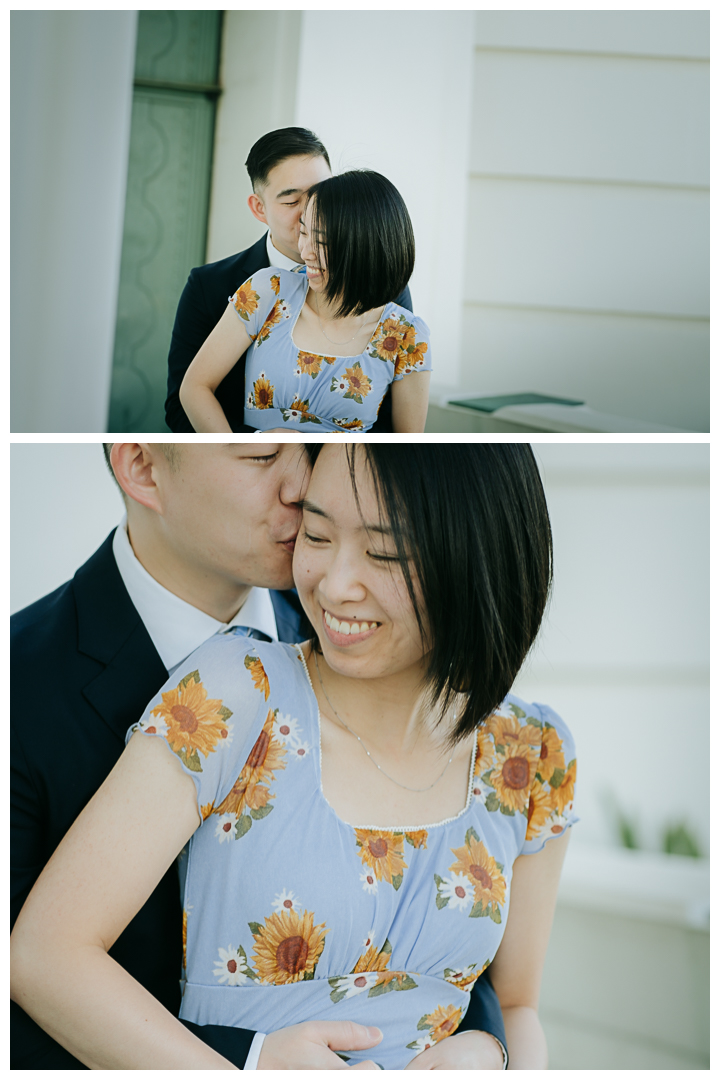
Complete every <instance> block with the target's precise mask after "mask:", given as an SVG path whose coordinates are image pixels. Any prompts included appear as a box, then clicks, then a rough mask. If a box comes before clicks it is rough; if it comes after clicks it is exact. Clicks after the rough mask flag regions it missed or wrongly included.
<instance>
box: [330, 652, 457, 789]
mask: <svg viewBox="0 0 720 1080" xmlns="http://www.w3.org/2000/svg"><path fill="white" fill-rule="evenodd" d="M313 656H314V657H315V670H316V671H317V673H318V679H319V680H320V685H321V686H322V692H323V694H324V695H325V700H326V701H327V703H328V705H329V706H330V708H331V709H332V711H333V712H334V713H335V715H336V717H337V718H338V720H339V721H340V723H341V724H342V726H343V727H344V728H345V729H346V731H349V732H350V734H351V735H354V736H355V738H356V739H357V741H358V742H359V743H360V745H361V746H362V748H363V750H364V751H365V753H366V754H367V756H368V757H369V758H370V760H371V761H372V763H373V765H374V766H375V768H376V769H379V770H380V772H381V773H382V774H383V776H387V778H388V780H391V781H392V783H393V784H397V786H398V787H401V788H405V791H415V792H421V791H430V788H434V787H435V785H436V784H438V783H439V782H440V781H441V780H442V778H443V776H444V775H445V773H446V772H447V771H448V769H449V768H450V762H451V761H452V759H453V757H454V756H455V751H454V750H453V752H452V754H451V755H450V759H449V761H448V763H447V765H446V766H445V768H444V769H443V771H442V772H441V773H440V775H439V776H438V778H437V780H433V782H432V784H429V785H428V786H427V787H408V786H407V784H401V783H400V781H399V780H395V778H394V777H392V776H390V774H389V773H386V772H385V770H384V769H383V767H382V765H378V763H377V761H376V760H375V758H374V757H373V756H372V754H371V753H370V751H369V750H368V748H367V746H366V745H365V743H364V742H363V741H362V739H361V738H360V736H359V735H358V733H357V732H356V731H353V729H352V728H351V727H350V725H349V724H346V723H345V721H344V720H343V718H342V717H341V716H340V714H339V713H338V711H337V709H336V708H335V706H334V705H333V703H332V701H331V700H330V698H329V697H328V692H327V690H326V689H325V683H324V682H323V677H322V675H321V674H320V665H319V664H318V658H317V652H316V651H313ZM456 719H457V712H455V713H453V720H456Z"/></svg>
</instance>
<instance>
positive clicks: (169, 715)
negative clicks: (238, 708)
mask: <svg viewBox="0 0 720 1080" xmlns="http://www.w3.org/2000/svg"><path fill="white" fill-rule="evenodd" d="M150 715H151V716H157V717H158V718H159V719H162V720H164V721H165V723H166V725H167V731H166V733H165V738H166V739H167V741H168V744H169V746H170V749H171V750H173V751H174V753H176V754H177V755H178V757H179V758H180V759H181V761H184V762H185V764H186V765H187V767H188V768H189V769H193V771H194V772H202V766H201V764H200V758H199V756H198V752H199V753H200V754H204V755H205V757H207V756H208V755H209V754H212V753H213V752H214V750H215V747H216V746H217V745H218V744H219V743H222V741H223V740H224V739H227V737H228V735H229V727H228V720H229V719H230V717H231V716H232V712H231V711H230V709H228V708H226V707H225V706H224V705H223V703H222V701H220V700H219V699H217V698H208V696H207V691H206V689H205V687H204V686H203V684H202V682H201V681H200V674H199V672H197V671H192V672H190V674H189V675H186V676H185V678H184V679H181V680H180V682H179V683H178V685H177V687H176V688H175V689H174V690H167V691H165V692H164V693H163V695H162V704H161V705H156V706H155V708H154V709H153V710H152V712H151V714H150ZM146 730H148V731H149V730H150V729H149V728H146Z"/></svg>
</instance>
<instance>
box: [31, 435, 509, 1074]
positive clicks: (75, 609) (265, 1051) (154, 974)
mask: <svg viewBox="0 0 720 1080" xmlns="http://www.w3.org/2000/svg"><path fill="white" fill-rule="evenodd" d="M106 452H107V455H108V460H109V462H111V465H112V469H113V471H114V474H115V477H116V479H117V481H118V483H119V485H120V487H121V489H122V491H123V495H124V499H125V505H126V508H127V521H126V523H125V522H123V523H122V524H121V525H120V526H119V527H118V529H117V530H115V531H114V533H112V534H111V535H110V536H109V537H108V538H107V540H106V541H105V542H104V543H103V545H102V546H101V547H100V548H99V549H98V551H96V552H95V554H94V555H93V556H92V557H91V558H90V559H89V560H88V562H86V563H85V564H84V566H82V567H81V568H80V569H79V570H78V571H77V573H76V574H75V577H74V578H73V580H72V581H70V582H68V583H66V584H65V585H63V586H61V587H60V588H59V589H57V590H56V591H55V592H53V593H51V594H50V595H49V596H46V597H44V598H43V599H42V600H39V601H37V602H36V603H35V604H32V605H31V606H30V607H28V608H25V609H24V610H23V611H21V612H19V613H18V614H16V615H15V616H13V620H12V648H13V669H12V704H11V775H12V806H11V824H12V851H11V856H12V874H11V883H12V901H11V922H12V924H14V921H15V919H16V918H17V915H18V914H19V912H20V909H21V907H22V905H23V903H24V901H25V899H26V897H27V895H28V893H29V891H30V889H31V888H32V886H33V884H34V882H35V880H36V879H37V877H38V876H39V874H40V872H41V871H42V869H43V867H44V865H45V864H46V862H47V861H48V859H49V858H50V856H51V855H52V853H53V851H54V850H55V848H56V847H57V845H58V844H59V843H60V841H61V840H62V838H63V836H64V834H65V833H66V832H67V830H68V829H69V827H70V825H71V824H72V822H73V821H74V820H75V818H76V817H77V815H78V814H79V813H80V812H81V810H82V809H83V808H84V806H85V805H86V804H87V802H88V801H89V800H90V798H91V797H92V795H93V794H94V793H95V791H96V790H97V789H98V788H99V787H100V785H101V784H102V783H103V781H104V779H105V778H106V776H107V775H108V773H109V772H110V771H111V769H112V768H113V766H114V765H115V763H116V761H117V760H118V758H119V757H120V755H121V753H122V751H123V749H124V739H125V733H126V731H127V729H128V727H129V726H130V725H131V724H132V723H133V722H135V721H136V720H137V718H138V717H139V716H140V715H141V713H142V711H143V709H144V707H145V705H146V704H147V702H148V701H149V700H150V699H151V698H152V697H153V696H154V695H155V694H156V693H157V691H158V690H159V688H160V687H161V686H162V685H163V683H164V682H165V681H166V679H167V677H168V675H169V673H172V672H173V671H174V670H175V668H176V667H178V666H179V665H180V664H181V663H182V661H183V660H184V659H185V657H186V656H187V655H189V653H190V652H192V651H193V650H194V649H195V648H196V647H197V646H198V645H200V644H201V643H202V641H204V640H206V639H207V638H208V637H209V636H211V635H212V634H213V633H215V632H217V630H218V629H222V628H224V627H227V626H228V625H237V626H243V627H244V628H245V629H247V630H249V631H250V632H252V633H253V634H255V635H256V636H257V635H261V636H262V635H264V636H266V637H271V638H272V637H278V638H279V639H280V640H285V641H296V640H301V639H302V638H303V637H306V636H307V633H308V628H307V626H305V625H303V623H304V616H303V615H302V612H301V609H300V608H299V605H298V601H297V596H296V594H295V593H294V591H290V590H291V586H292V575H291V559H292V549H293V547H294V538H295V535H296V533H297V529H298V523H299V509H298V500H299V499H300V498H301V497H302V494H303V492H304V488H305V484H306V478H307V471H308V464H309V463H308V461H307V458H306V456H305V452H304V450H303V448H302V447H299V446H298V445H297V444H272V445H270V444H263V445H257V446H256V445H254V444H252V445H250V444H238V443H235V444H197V443H196V444H192V445H187V444H186V445H183V446H177V445H168V444H163V445H149V444H138V443H120V444H114V445H113V447H112V450H110V449H109V447H108V448H106ZM267 587H269V589H270V591H269V592H268V591H267ZM181 948H182V925H181V902H180V894H179V882H178V875H177V872H176V869H175V867H172V868H171V869H170V870H169V871H168V873H167V874H166V875H165V877H164V878H163V879H162V881H161V882H160V884H159V885H158V886H157V888H156V889H155V891H154V892H153V894H152V895H151V897H150V899H149V900H148V901H147V903H146V904H145V906H144V907H143V908H142V909H141V911H140V912H139V913H138V914H137V915H136V916H135V918H134V919H133V920H132V921H131V922H130V924H129V925H128V926H127V928H126V929H125V930H124V931H123V933H122V934H121V935H120V937H119V938H118V939H117V941H116V942H115V944H114V945H113V946H112V948H111V950H110V954H111V955H112V956H113V957H114V959H115V960H116V961H117V962H118V963H119V964H120V965H121V966H122V967H124V968H125V969H126V970H127V971H128V972H130V974H131V975H133V977H134V978H136V979H137V980H138V981H139V982H140V983H141V984H142V985H143V986H144V987H146V988H147V989H148V990H149V991H150V992H151V993H152V994H154V996H155V997H156V998H158V1000H159V1001H161V1002H162V1004H163V1005H164V1006H165V1007H166V1008H167V1009H169V1010H170V1011H171V1012H173V1013H174V1014H175V1015H177V1012H178V1009H179V1004H180V994H179V988H178V979H177V976H178V972H179V971H180V966H181ZM11 1008H12V1017H11V1034H12V1047H11V1053H12V1058H11V1068H17V1069H74V1068H83V1067H84V1066H83V1065H82V1064H81V1063H80V1062H79V1061H78V1060H77V1059H76V1058H74V1057H73V1056H72V1054H71V1053H70V1052H69V1051H68V1050H67V1049H65V1048H64V1047H63V1046H62V1045H60V1043H58V1042H56V1041H54V1040H53V1039H52V1038H51V1037H50V1036H49V1035H47V1034H46V1033H45V1032H44V1031H43V1030H42V1029H41V1028H39V1027H38V1026H37V1025H36V1024H35V1023H34V1021H33V1020H32V1019H31V1018H30V1016H29V1015H28V1014H27V1013H25V1012H24V1011H23V1010H22V1009H21V1008H20V1007H19V1006H18V1005H17V1004H15V1003H14V1002H13V1003H12V1006H11ZM187 1026H188V1027H190V1029H191V1030H192V1031H193V1032H194V1033H195V1034H196V1035H198V1036H199V1037H200V1038H202V1039H203V1040H204V1041H205V1042H208V1043H209V1044H210V1045H211V1046H213V1048H214V1049H215V1050H217V1051H218V1052H219V1053H221V1054H222V1055H223V1056H224V1057H226V1058H227V1059H228V1060H230V1061H231V1062H233V1063H234V1064H236V1065H237V1066H238V1067H239V1068H243V1067H246V1062H248V1064H247V1067H260V1068H290V1067H305V1068H332V1067H342V1066H341V1065H340V1063H339V1061H338V1059H337V1058H336V1057H335V1056H334V1055H333V1054H332V1053H331V1051H330V1050H329V1049H328V1042H329V1041H331V1036H330V1035H329V1034H328V1032H329V1030H330V1028H332V1025H322V1030H320V1029H319V1027H318V1025H313V1024H309V1025H308V1024H305V1025H297V1026H295V1027H292V1028H286V1029H284V1030H283V1031H278V1032H274V1033H273V1034H272V1035H269V1036H267V1038H265V1039H264V1041H263V1036H262V1034H259V1033H255V1032H252V1031H246V1030H243V1029H239V1028H225V1027H220V1026H214V1025H209V1026H207V1027H204V1028H199V1027H196V1026H195V1025H191V1024H188V1025H187ZM355 1027H356V1026H355V1025H351V1028H352V1029H354V1028H355ZM479 1029H480V1030H479ZM461 1030H462V1031H470V1032H472V1035H473V1040H472V1046H473V1053H474V1054H475V1059H476V1060H481V1059H482V1060H483V1061H485V1065H484V1066H481V1067H486V1068H492V1067H500V1066H499V1065H498V1064H497V1062H498V1060H501V1058H499V1055H500V1048H499V1047H498V1046H497V1042H496V1039H500V1040H504V1030H503V1026H502V1017H501V1014H500V1010H499V1006H498V1004H497V998H496V997H495V995H494V992H493V990H492V987H491V985H490V983H489V981H487V980H486V979H485V978H481V979H480V980H479V982H478V983H477V984H476V989H475V990H474V991H473V997H472V1001H471V1008H470V1009H469V1010H468V1015H467V1016H466V1018H465V1020H464V1022H463V1025H462V1027H461ZM364 1031H365V1029H364V1028H361V1027H359V1026H358V1027H357V1030H356V1031H355V1030H351V1031H350V1036H351V1037H352V1038H356V1039H359V1040H360V1041H357V1042H356V1048H357V1049H362V1048H364V1047H367V1046H368V1045H369V1043H368V1042H367V1041H366V1042H362V1038H363V1032H364ZM488 1032H489V1033H490V1034H486V1033H488ZM343 1034H345V1031H343ZM460 1044H461V1047H460V1048H461V1049H463V1050H465V1051H467V1048H468V1047H469V1046H470V1044H469V1043H467V1042H465V1043H463V1041H462V1040H459V1045H460ZM341 1048H342V1047H341ZM368 1056H371V1051H368ZM248 1058H249V1061H248ZM328 1061H329V1062H330V1064H328ZM301 1063H302V1064H301ZM333 1063H334V1064H333ZM458 1067H464V1066H460V1065H459V1066H458Z"/></svg>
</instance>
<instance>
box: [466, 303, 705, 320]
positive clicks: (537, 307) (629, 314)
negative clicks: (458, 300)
mask: <svg viewBox="0 0 720 1080" xmlns="http://www.w3.org/2000/svg"><path fill="white" fill-rule="evenodd" d="M463 306H464V307H473V308H494V309H497V310H498V311H536V312H539V313H540V314H549V315H596V316H600V317H602V318H608V319H663V320H664V321H667V322H687V323H703V324H704V323H708V324H709V323H710V316H709V315H673V314H670V315H668V314H667V313H664V312H663V313H661V312H657V311H613V310H611V309H606V308H571V307H552V306H550V305H549V304H548V305H546V304H511V303H498V302H489V301H485V300H464V301H463Z"/></svg>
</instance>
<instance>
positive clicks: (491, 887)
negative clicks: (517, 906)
mask: <svg viewBox="0 0 720 1080" xmlns="http://www.w3.org/2000/svg"><path fill="white" fill-rule="evenodd" d="M451 850H452V853H453V855H455V856H456V857H457V862H455V863H453V865H452V866H451V867H450V870H454V871H455V872H456V873H457V874H465V875H466V877H468V878H469V879H470V881H471V882H472V884H473V888H474V891H475V903H476V904H478V903H480V904H482V906H483V907H484V908H492V909H493V911H494V912H495V913H496V914H497V913H498V912H499V910H500V906H504V904H505V878H504V877H503V875H502V871H501V870H500V868H499V867H498V864H497V862H496V861H495V859H494V858H493V857H492V855H491V854H490V853H489V852H488V850H487V848H486V847H485V845H484V844H483V842H482V840H479V839H478V837H477V834H476V833H475V830H474V829H468V831H467V833H466V835H465V847H461V848H452V849H451Z"/></svg>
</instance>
